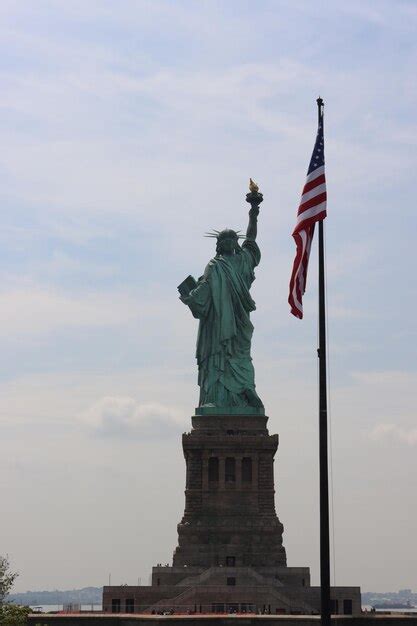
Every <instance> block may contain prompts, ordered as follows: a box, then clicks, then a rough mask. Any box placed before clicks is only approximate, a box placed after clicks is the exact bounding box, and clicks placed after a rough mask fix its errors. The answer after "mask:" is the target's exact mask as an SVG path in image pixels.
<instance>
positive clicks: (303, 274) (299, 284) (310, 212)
mask: <svg viewBox="0 0 417 626" xmlns="http://www.w3.org/2000/svg"><path fill="white" fill-rule="evenodd" d="M319 111H320V114H319V127H318V130H317V137H316V143H315V144H314V150H313V154H312V155H311V161H310V165H309V168H308V171H307V179H306V182H305V185H304V189H303V192H302V194H301V200H300V205H299V207H298V213H297V223H296V225H295V228H294V231H293V233H292V236H293V237H294V239H295V243H296V246H297V251H296V255H295V259H294V265H293V269H292V275H291V280H290V295H289V297H288V302H289V303H290V306H291V313H292V314H293V315H295V316H296V317H299V318H300V319H302V318H303V300H302V298H303V295H304V292H305V288H306V281H307V268H308V259H309V257H310V250H311V243H312V241H313V235H314V225H315V223H316V222H319V221H320V220H323V219H324V218H325V217H326V199H327V194H326V177H325V173H324V135H323V112H322V104H321V103H320V104H319Z"/></svg>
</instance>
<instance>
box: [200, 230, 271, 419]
mask: <svg viewBox="0 0 417 626" xmlns="http://www.w3.org/2000/svg"><path fill="white" fill-rule="evenodd" d="M260 258H261V253H260V250H259V247H258V245H257V243H256V242H255V241H252V240H249V239H247V240H245V242H244V243H243V245H242V248H241V250H240V252H238V253H236V254H233V255H231V256H226V255H225V256H216V257H215V258H214V259H212V260H211V261H210V262H209V264H208V265H207V267H206V270H205V272H204V276H202V277H201V278H200V279H199V281H198V283H197V287H196V288H195V289H193V290H192V291H191V292H190V295H189V298H188V299H187V304H188V306H189V307H190V309H191V312H192V314H193V315H194V317H196V318H198V319H199V320H200V324H199V329H198V339H197V354H196V356H197V362H198V384H199V386H200V406H204V405H214V406H216V407H232V406H234V407H238V406H247V405H250V406H258V407H261V406H262V402H261V400H260V399H259V397H258V396H257V394H256V391H255V373H254V369H253V365H252V359H251V356H250V347H251V338H252V333H253V325H252V322H251V321H250V317H249V314H250V312H251V311H254V310H255V308H256V307H255V302H254V301H253V300H252V298H251V296H250V293H249V289H250V286H251V285H252V282H253V281H254V279H255V275H254V271H253V270H254V268H255V267H256V265H258V263H259V261H260Z"/></svg>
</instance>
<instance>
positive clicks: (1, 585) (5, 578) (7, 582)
mask: <svg viewBox="0 0 417 626" xmlns="http://www.w3.org/2000/svg"><path fill="white" fill-rule="evenodd" d="M17 576H18V573H17V572H11V571H10V563H9V559H8V558H7V556H1V555H0V606H1V605H2V604H3V603H4V601H5V600H6V598H7V596H8V595H9V592H10V589H11V588H12V586H13V583H14V581H15V580H16V578H17Z"/></svg>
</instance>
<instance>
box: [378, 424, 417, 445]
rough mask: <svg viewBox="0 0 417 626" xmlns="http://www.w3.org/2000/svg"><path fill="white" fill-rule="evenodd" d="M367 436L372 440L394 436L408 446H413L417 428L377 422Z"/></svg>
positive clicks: (415, 440) (415, 441)
mask: <svg viewBox="0 0 417 626" xmlns="http://www.w3.org/2000/svg"><path fill="white" fill-rule="evenodd" d="M369 437H370V439H372V440H373V441H381V440H382V439H387V438H390V439H392V438H394V439H396V440H397V441H400V442H402V443H406V444H408V445H409V446H415V445H417V428H403V427H401V426H397V424H378V425H377V426H375V428H373V429H372V431H371V432H370V433H369Z"/></svg>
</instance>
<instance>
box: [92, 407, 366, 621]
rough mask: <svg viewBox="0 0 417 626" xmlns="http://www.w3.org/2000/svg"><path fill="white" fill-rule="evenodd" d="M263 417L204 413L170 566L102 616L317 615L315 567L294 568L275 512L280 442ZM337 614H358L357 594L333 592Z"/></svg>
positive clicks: (191, 444) (192, 444) (114, 597)
mask: <svg viewBox="0 0 417 626" xmlns="http://www.w3.org/2000/svg"><path fill="white" fill-rule="evenodd" d="M267 421H268V418H267V417H266V416H265V415H264V414H263V411H262V410H261V409H252V410H251V412H250V413H249V411H248V413H247V414H245V415H243V414H239V413H238V411H237V410H236V409H235V410H230V411H228V412H227V413H226V412H225V411H224V412H222V411H220V410H219V409H215V408H214V407H213V408H212V409H210V408H207V409H204V410H203V409H197V410H196V415H195V416H194V417H193V418H192V430H191V432H189V433H187V434H184V435H183V438H182V445H183V450H184V456H185V461H186V484H185V510H184V516H183V518H182V520H181V522H180V523H179V524H178V546H177V548H176V549H175V551H174V558H173V565H172V566H164V567H162V566H160V565H159V566H156V567H154V568H153V569H152V585H150V586H146V587H145V586H143V587H130V586H123V587H104V590H103V610H104V611H105V612H124V611H126V612H134V613H158V612H165V611H170V612H174V613H187V612H193V613H212V612H214V613H222V612H226V613H229V612H244V613H259V612H262V613H265V612H266V613H273V614H277V613H285V614H291V613H292V614H300V613H302V614H310V615H311V614H317V613H318V612H319V611H320V588H319V587H311V586H310V570H309V568H308V567H287V560H286V554H285V548H284V547H283V545H282V533H283V526H282V524H281V522H280V521H279V519H278V517H277V514H276V512H275V498H274V495H275V489H274V456H275V453H276V451H277V449H278V435H270V434H269V433H268V430H267ZM331 598H332V603H333V609H334V610H333V612H334V613H345V614H347V613H349V614H350V613H353V614H358V613H360V590H359V588H358V587H333V588H332V589H331Z"/></svg>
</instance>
